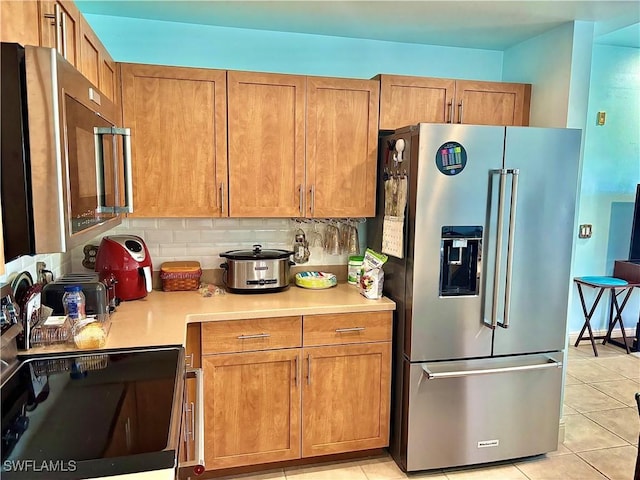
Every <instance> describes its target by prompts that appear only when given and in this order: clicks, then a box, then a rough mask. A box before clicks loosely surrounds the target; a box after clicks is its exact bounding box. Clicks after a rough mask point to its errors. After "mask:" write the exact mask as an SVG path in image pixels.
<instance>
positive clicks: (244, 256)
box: [220, 245, 293, 260]
mask: <svg viewBox="0 0 640 480" xmlns="http://www.w3.org/2000/svg"><path fill="white" fill-rule="evenodd" d="M290 255H293V252H292V251H290V250H277V249H267V250H263V249H262V245H254V246H253V250H249V249H247V250H230V251H228V252H223V253H221V254H220V256H221V257H224V258H228V259H230V260H257V259H260V260H276V259H279V258H288V257H289V256H290Z"/></svg>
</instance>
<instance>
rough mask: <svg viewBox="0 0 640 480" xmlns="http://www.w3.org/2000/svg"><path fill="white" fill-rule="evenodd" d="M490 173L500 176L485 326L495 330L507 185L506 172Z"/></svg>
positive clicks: (495, 171) (503, 170) (504, 170)
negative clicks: (487, 317)
mask: <svg viewBox="0 0 640 480" xmlns="http://www.w3.org/2000/svg"><path fill="white" fill-rule="evenodd" d="M492 173H497V174H499V175H500V190H499V191H498V229H497V235H496V261H495V269H494V271H493V302H492V304H491V323H490V324H487V323H485V325H487V326H488V327H490V328H491V329H495V328H496V326H497V325H498V300H499V296H500V289H499V288H498V287H499V284H500V266H501V265H500V264H501V253H502V236H503V223H504V191H505V189H506V185H507V174H508V170H507V169H504V168H501V169H499V170H493V171H492Z"/></svg>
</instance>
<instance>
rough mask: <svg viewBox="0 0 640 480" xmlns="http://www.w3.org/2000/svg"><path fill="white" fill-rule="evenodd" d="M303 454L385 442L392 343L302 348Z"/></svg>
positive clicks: (339, 451)
mask: <svg viewBox="0 0 640 480" xmlns="http://www.w3.org/2000/svg"><path fill="white" fill-rule="evenodd" d="M302 357H303V364H304V368H305V370H304V371H305V374H304V383H303V389H302V432H303V433H302V456H303V457H312V456H317V455H327V454H333V453H342V452H349V451H353V450H365V449H370V448H379V447H385V446H387V445H388V444H389V395H390V391H391V370H390V369H391V360H390V359H391V343H390V342H382V343H367V344H356V345H341V346H331V347H310V348H305V349H303V355H302Z"/></svg>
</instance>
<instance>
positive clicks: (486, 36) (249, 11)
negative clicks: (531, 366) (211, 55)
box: [76, 0, 640, 50]
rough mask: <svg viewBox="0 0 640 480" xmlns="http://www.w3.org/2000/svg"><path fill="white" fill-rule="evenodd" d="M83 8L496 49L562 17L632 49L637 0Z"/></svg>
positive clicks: (277, 0)
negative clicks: (588, 25) (591, 24)
mask: <svg viewBox="0 0 640 480" xmlns="http://www.w3.org/2000/svg"><path fill="white" fill-rule="evenodd" d="M76 3H77V4H78V6H79V8H80V10H81V11H82V12H83V13H93V14H102V15H115V16H123V17H134V18H146V19H153V20H163V21H173V22H184V23H196V24H205V25H216V26H223V27H236V28H250V29H259V30H274V31H283V32H297V33H311V34H318V35H331V36H341V37H352V38H367V39H375V40H387V41H393V42H406V43H422V44H430V45H449V46H459V47H467V48H482V49H490V50H504V49H506V48H509V47H510V46H512V45H515V44H517V43H520V42H521V41H523V40H526V39H528V38H531V37H534V36H536V35H539V34H541V33H544V32H546V31H548V30H551V29H552V28H555V27H557V26H558V25H561V24H562V23H565V22H569V21H573V20H582V21H589V22H594V31H595V36H596V42H597V43H605V44H609V45H619V46H627V47H635V48H640V23H639V22H640V1H638V0H622V1H618V0H587V1H585V0H575V1H558V0H539V1H508V0H502V1H484V0H482V1H462V0H448V1H442V0H441V1H434V0H414V1H388V0H380V1H371V0H355V1H354V0H351V1H332V0H324V1H318V0H289V1H281V0H273V1H271V0H269V1H245V0H226V1H205V0H200V1H197V0H164V1H154V0H135V1H131V0H77V1H76Z"/></svg>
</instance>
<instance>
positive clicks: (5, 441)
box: [0, 347, 184, 480]
mask: <svg viewBox="0 0 640 480" xmlns="http://www.w3.org/2000/svg"><path fill="white" fill-rule="evenodd" d="M183 372H184V350H183V349H182V348H181V347H172V348H159V349H143V350H114V351H100V352H93V353H87V354H82V355H78V354H74V355H48V356H45V357H38V358H33V359H29V360H26V361H24V362H23V363H22V364H21V365H20V367H19V368H18V369H17V370H16V371H15V372H14V373H13V374H12V375H11V377H10V378H8V379H7V380H6V381H4V383H3V384H2V387H1V393H2V404H1V409H2V438H1V452H2V465H1V466H0V470H1V472H2V478H3V479H6V480H10V479H12V478H18V479H25V478H29V479H39V478H42V479H45V478H46V479H47V480H49V479H52V480H53V479H79V478H87V477H101V476H107V475H118V474H125V473H134V472H141V471H149V470H159V469H166V468H173V467H175V465H176V457H177V447H178V436H179V433H178V432H179V428H180V419H181V412H182V388H183V387H182V384H183Z"/></svg>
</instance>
